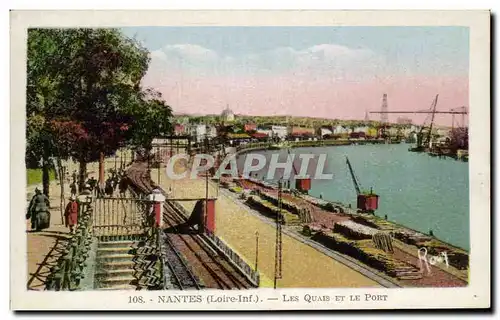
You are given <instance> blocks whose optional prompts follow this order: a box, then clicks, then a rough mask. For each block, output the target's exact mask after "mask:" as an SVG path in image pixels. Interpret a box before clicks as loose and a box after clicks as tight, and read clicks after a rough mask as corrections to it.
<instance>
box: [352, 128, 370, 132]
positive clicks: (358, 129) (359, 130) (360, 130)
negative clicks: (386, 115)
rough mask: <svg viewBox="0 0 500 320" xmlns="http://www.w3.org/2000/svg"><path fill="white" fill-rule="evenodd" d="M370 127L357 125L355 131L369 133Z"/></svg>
mask: <svg viewBox="0 0 500 320" xmlns="http://www.w3.org/2000/svg"><path fill="white" fill-rule="evenodd" d="M369 129H370V128H369V127H367V126H362V127H355V128H354V131H353V132H363V133H368V130H369Z"/></svg>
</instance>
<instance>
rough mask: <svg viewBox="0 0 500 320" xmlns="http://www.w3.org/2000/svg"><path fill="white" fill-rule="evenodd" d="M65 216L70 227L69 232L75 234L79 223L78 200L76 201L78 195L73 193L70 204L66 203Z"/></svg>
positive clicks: (67, 225)
mask: <svg viewBox="0 0 500 320" xmlns="http://www.w3.org/2000/svg"><path fill="white" fill-rule="evenodd" d="M64 218H65V222H66V227H69V232H70V233H72V234H74V233H75V230H76V229H75V228H76V225H77V223H78V202H77V201H76V196H75V195H71V198H70V199H69V202H68V204H67V205H66V210H65V212H64Z"/></svg>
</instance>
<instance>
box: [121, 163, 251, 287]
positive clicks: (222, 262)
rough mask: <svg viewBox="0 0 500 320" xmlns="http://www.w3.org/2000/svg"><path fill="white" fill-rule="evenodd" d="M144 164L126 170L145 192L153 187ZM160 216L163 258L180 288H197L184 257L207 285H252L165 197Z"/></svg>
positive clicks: (136, 185)
mask: <svg viewBox="0 0 500 320" xmlns="http://www.w3.org/2000/svg"><path fill="white" fill-rule="evenodd" d="M145 166H146V164H145V163H136V164H135V165H132V167H131V168H130V169H129V170H128V177H129V179H130V180H131V182H132V184H133V185H134V186H135V187H136V188H137V189H138V191H139V192H140V193H148V192H150V191H151V189H152V188H151V184H150V182H149V181H150V180H149V177H146V176H144V172H145V171H146V168H145ZM163 220H164V222H165V223H166V224H167V225H168V228H167V229H166V230H163V232H160V234H162V236H161V237H162V238H164V240H165V241H162V242H161V244H164V243H165V244H166V246H165V250H166V252H165V254H166V255H165V258H166V259H165V260H166V261H167V263H168V264H169V268H170V270H171V271H172V276H173V278H174V280H175V282H176V283H177V285H178V286H179V288H180V289H182V288H184V287H185V288H196V285H198V289H199V287H200V286H199V284H198V282H197V281H195V280H196V277H195V276H194V275H193V274H191V275H190V274H189V270H190V268H189V266H188V265H187V264H186V263H185V261H184V260H183V257H185V259H186V260H188V261H189V262H190V264H191V265H192V267H193V270H195V271H198V272H197V274H198V275H199V278H201V279H202V280H203V282H204V285H205V286H206V287H207V288H214V289H223V290H228V289H246V288H253V287H254V285H252V284H251V283H250V282H249V281H248V280H247V279H246V278H245V277H244V276H243V275H241V274H240V273H239V271H238V270H236V269H235V268H234V267H233V266H231V264H230V263H229V262H228V261H227V260H226V259H225V258H224V257H221V256H219V255H218V254H217V252H216V250H214V248H212V247H211V246H210V245H209V244H208V243H207V242H205V241H204V240H203V239H202V238H201V237H200V235H199V234H197V233H194V232H195V230H193V229H192V228H189V227H187V226H186V225H185V222H186V217H185V216H184V215H183V214H182V213H180V212H179V209H178V208H176V207H175V206H174V205H173V204H172V203H170V202H168V201H167V202H166V203H165V204H164V213H163ZM161 244H160V245H161ZM162 254H163V253H162ZM170 259H171V260H170ZM193 282H195V283H196V285H195V284H194V283H193Z"/></svg>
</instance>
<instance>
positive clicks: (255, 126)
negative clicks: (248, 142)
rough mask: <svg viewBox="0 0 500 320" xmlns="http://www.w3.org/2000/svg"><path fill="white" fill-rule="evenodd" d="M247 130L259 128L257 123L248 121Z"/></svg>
mask: <svg viewBox="0 0 500 320" xmlns="http://www.w3.org/2000/svg"><path fill="white" fill-rule="evenodd" d="M244 130H245V132H248V131H255V130H257V125H256V124H255V123H247V124H245V126H244Z"/></svg>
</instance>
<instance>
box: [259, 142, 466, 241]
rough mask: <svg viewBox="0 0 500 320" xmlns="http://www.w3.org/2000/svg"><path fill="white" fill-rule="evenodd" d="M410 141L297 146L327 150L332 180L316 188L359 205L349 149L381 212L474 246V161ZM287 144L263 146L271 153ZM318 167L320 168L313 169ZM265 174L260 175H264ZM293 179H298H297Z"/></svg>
mask: <svg viewBox="0 0 500 320" xmlns="http://www.w3.org/2000/svg"><path fill="white" fill-rule="evenodd" d="M409 146H410V145H407V144H392V145H366V146H361V145H360V146H337V147H321V148H297V149H293V150H292V151H291V152H292V153H295V154H297V155H298V154H301V153H313V154H321V153H325V154H327V163H326V166H325V169H324V170H323V172H325V173H333V175H334V176H333V179H332V180H314V181H313V182H312V189H311V191H310V194H311V195H312V196H316V197H319V196H320V194H322V195H323V199H325V200H330V201H339V202H342V203H345V204H349V203H350V204H351V205H352V206H353V208H354V207H356V191H355V189H354V184H353V182H352V179H351V176H350V173H349V170H348V168H347V165H346V161H345V155H347V156H348V157H349V160H350V162H351V164H352V166H353V168H354V171H355V173H356V175H357V177H358V178H359V180H360V181H359V182H360V184H361V186H362V189H365V190H369V189H370V188H371V187H372V188H373V192H374V193H377V194H378V195H379V196H380V200H379V209H378V210H377V211H376V212H375V214H376V215H377V216H381V217H384V216H385V215H387V218H388V220H390V221H394V222H396V223H399V224H402V225H405V226H408V227H410V228H412V229H415V230H418V231H421V232H424V233H428V232H429V230H432V231H433V233H434V235H435V236H436V237H437V238H439V239H441V240H443V241H445V242H448V243H450V244H453V245H455V246H458V247H461V248H463V249H465V250H469V179H468V177H469V167H468V163H466V162H461V161H456V160H453V159H449V158H447V159H440V158H437V157H431V156H429V155H427V154H425V153H414V152H408V147H409ZM276 152H279V153H280V159H283V160H284V159H285V158H284V157H285V155H286V150H280V151H262V152H259V153H261V154H264V155H266V158H269V157H270V155H271V154H272V153H276ZM313 172H314V171H313ZM259 176H260V175H259ZM292 183H293V181H292Z"/></svg>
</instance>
